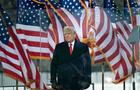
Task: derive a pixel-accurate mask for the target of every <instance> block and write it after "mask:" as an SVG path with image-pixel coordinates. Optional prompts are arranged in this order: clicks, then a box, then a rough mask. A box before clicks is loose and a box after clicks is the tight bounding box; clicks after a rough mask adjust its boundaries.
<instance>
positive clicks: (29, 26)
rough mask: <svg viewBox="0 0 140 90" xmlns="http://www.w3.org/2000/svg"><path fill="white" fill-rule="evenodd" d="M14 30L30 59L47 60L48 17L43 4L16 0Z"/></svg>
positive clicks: (48, 56) (28, 0)
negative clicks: (16, 11)
mask: <svg viewBox="0 0 140 90" xmlns="http://www.w3.org/2000/svg"><path fill="white" fill-rule="evenodd" d="M17 5H18V9H17V10H18V13H17V15H18V16H17V24H16V29H17V30H16V32H17V33H18V36H19V38H20V39H21V41H22V44H23V46H24V47H25V48H26V49H27V50H28V51H29V56H30V57H31V58H32V59H38V60H49V59H50V52H51V50H50V46H49V43H48V33H47V30H48V27H49V25H50V19H49V17H48V15H47V13H46V10H45V7H44V5H41V4H37V3H35V2H33V1H32V0H18V3H17Z"/></svg>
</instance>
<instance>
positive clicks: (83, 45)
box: [77, 41, 88, 47]
mask: <svg viewBox="0 0 140 90" xmlns="http://www.w3.org/2000/svg"><path fill="white" fill-rule="evenodd" d="M77 43H78V44H79V45H80V46H82V47H88V46H87V44H85V43H83V42H80V41H77Z"/></svg>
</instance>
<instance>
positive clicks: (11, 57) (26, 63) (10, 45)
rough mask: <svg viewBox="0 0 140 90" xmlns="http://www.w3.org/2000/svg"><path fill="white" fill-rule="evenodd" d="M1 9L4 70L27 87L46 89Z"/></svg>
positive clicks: (0, 56)
mask: <svg viewBox="0 0 140 90" xmlns="http://www.w3.org/2000/svg"><path fill="white" fill-rule="evenodd" d="M0 11H1V17H2V19H1V20H0V21H1V29H0V30H1V34H0V35H1V38H0V39H1V42H0V43H1V44H0V53H1V54H0V58H1V59H2V66H3V68H4V72H5V73H6V74H8V75H10V76H12V77H13V78H16V79H17V80H20V81H21V82H23V83H24V84H25V86H27V87H29V88H38V89H43V90H46V89H47V87H46V86H45V84H44V83H42V81H41V77H40V73H39V71H38V69H37V67H36V66H35V64H34V63H33V61H31V60H30V58H29V56H28V51H26V50H25V49H24V47H23V46H22V44H21V41H20V40H19V39H18V37H17V34H16V30H15V27H14V26H13V23H12V22H11V21H10V17H9V16H8V14H7V13H6V12H5V11H4V10H3V8H0Z"/></svg>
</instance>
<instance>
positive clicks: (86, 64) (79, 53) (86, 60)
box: [51, 41, 91, 87]
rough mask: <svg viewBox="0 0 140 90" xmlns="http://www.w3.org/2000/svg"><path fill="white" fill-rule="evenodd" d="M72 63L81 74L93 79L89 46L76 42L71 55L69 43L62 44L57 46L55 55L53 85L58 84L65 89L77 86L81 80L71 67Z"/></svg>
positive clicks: (52, 64)
mask: <svg viewBox="0 0 140 90" xmlns="http://www.w3.org/2000/svg"><path fill="white" fill-rule="evenodd" d="M70 63H73V64H74V65H75V66H76V67H77V68H78V69H79V71H80V72H81V73H83V74H84V75H87V76H89V77H91V59H90V54H89V49H88V46H87V45H86V44H83V43H81V42H79V41H75V43H74V48H73V52H72V55H70V52H69V46H68V43H67V42H62V43H60V44H57V45H56V48H55V51H54V54H53V59H52V62H51V83H58V84H60V85H62V86H64V87H65V86H66V87H74V86H75V85H77V82H78V81H79V79H80V78H79V74H78V73H77V71H76V70H75V69H74V68H73V67H71V65H70ZM56 78H57V79H56ZM89 82H91V80H90V81H89Z"/></svg>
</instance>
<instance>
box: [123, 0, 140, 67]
mask: <svg viewBox="0 0 140 90" xmlns="http://www.w3.org/2000/svg"><path fill="white" fill-rule="evenodd" d="M128 4H129V5H130V6H129V7H130V9H131V13H132V15H130V11H129V9H128V8H129V7H128ZM124 14H125V17H126V18H127V19H128V20H131V18H132V21H129V23H130V24H132V29H133V28H135V27H137V26H138V27H139V26H140V5H138V3H137V2H136V1H134V0H129V2H127V1H126V0H124ZM130 17H131V18H130ZM134 55H135V56H134V57H135V60H136V63H138V64H139V63H140V42H136V43H135V45H134Z"/></svg>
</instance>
